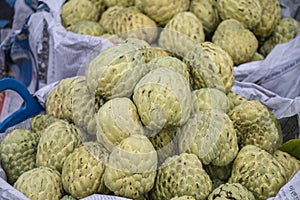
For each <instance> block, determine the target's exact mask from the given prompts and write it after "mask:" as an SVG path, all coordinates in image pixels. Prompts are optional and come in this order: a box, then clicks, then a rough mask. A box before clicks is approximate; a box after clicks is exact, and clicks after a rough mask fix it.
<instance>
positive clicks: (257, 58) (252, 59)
mask: <svg viewBox="0 0 300 200" xmlns="http://www.w3.org/2000/svg"><path fill="white" fill-rule="evenodd" d="M264 59H265V57H264V56H263V55H262V54H260V53H258V52H255V53H254V55H253V56H252V58H251V60H250V61H249V62H253V61H259V60H264Z"/></svg>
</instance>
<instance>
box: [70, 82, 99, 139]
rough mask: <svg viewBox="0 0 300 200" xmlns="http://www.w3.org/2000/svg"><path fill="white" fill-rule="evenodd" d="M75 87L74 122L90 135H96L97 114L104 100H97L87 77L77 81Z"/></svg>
mask: <svg viewBox="0 0 300 200" xmlns="http://www.w3.org/2000/svg"><path fill="white" fill-rule="evenodd" d="M73 89H74V92H73V95H72V115H73V121H74V124H75V125H76V127H78V128H80V129H82V130H83V131H85V132H86V133H88V134H89V135H91V136H96V133H97V123H96V120H95V114H96V112H97V111H98V107H101V106H102V105H103V104H104V102H103V104H102V103H101V102H99V101H98V102H97V100H96V98H95V96H94V94H93V93H91V92H90V91H89V89H88V86H87V82H86V79H85V78H82V79H81V80H80V81H77V82H76V84H74V86H73ZM98 104H100V105H98Z"/></svg>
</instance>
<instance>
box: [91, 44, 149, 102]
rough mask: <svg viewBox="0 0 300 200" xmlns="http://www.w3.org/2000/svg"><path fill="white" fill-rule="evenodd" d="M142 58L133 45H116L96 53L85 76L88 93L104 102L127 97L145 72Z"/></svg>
mask: <svg viewBox="0 0 300 200" xmlns="http://www.w3.org/2000/svg"><path fill="white" fill-rule="evenodd" d="M143 63H145V57H144V55H143V52H142V51H139V50H138V48H137V47H136V46H135V45H132V44H128V43H120V44H116V45H115V46H112V47H110V48H108V49H106V50H104V51H103V52H102V53H100V54H99V55H98V56H97V57H96V58H95V59H94V60H92V61H91V62H90V63H89V65H88V69H87V72H86V80H87V84H88V88H89V90H90V91H91V92H92V93H94V95H95V96H96V97H97V96H99V98H101V99H104V100H105V101H107V100H110V99H112V98H115V97H131V95H132V92H133V89H134V87H135V85H136V83H137V82H138V81H139V80H140V78H142V77H143V76H144V75H145V74H146V73H147V72H148V71H149V69H147V68H146V67H145V66H144V65H142V64H143Z"/></svg>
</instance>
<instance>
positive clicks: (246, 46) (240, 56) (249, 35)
mask: <svg viewBox="0 0 300 200" xmlns="http://www.w3.org/2000/svg"><path fill="white" fill-rule="evenodd" d="M233 38H234V39H233ZM212 42H213V43H215V44H217V45H219V46H220V47H221V48H222V49H224V50H225V51H227V52H228V53H229V55H230V56H231V57H232V59H233V62H234V64H236V65H238V64H241V63H245V62H248V61H249V60H251V58H252V57H253V55H254V54H255V52H256V51H257V48H258V41H257V39H256V37H255V35H254V34H253V32H251V31H250V30H249V29H246V28H245V27H244V25H243V24H242V23H241V22H239V21H237V20H235V19H227V20H224V21H222V22H221V23H220V24H219V26H218V27H217V29H216V31H215V33H214V35H213V37H212Z"/></svg>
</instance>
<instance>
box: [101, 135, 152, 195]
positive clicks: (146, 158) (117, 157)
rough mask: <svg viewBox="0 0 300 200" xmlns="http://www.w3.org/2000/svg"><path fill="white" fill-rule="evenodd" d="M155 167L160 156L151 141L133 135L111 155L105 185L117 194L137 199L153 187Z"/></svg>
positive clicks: (105, 174)
mask: <svg viewBox="0 0 300 200" xmlns="http://www.w3.org/2000/svg"><path fill="white" fill-rule="evenodd" d="M156 167H157V154H156V151H155V149H154V147H153V145H152V144H151V142H150V141H149V139H148V138H147V137H146V136H142V135H132V136H130V137H128V138H126V139H124V140H122V142H121V143H119V145H118V146H117V147H116V148H115V149H114V150H113V151H112V153H111V154H110V156H109V161H108V165H107V167H106V170H105V172H104V182H105V185H106V186H107V187H108V188H109V189H110V190H111V191H113V192H114V194H115V195H117V196H124V197H128V198H135V199H136V198H139V197H142V196H143V195H145V194H146V193H148V192H149V191H150V190H151V188H152V187H153V185H154V180H155V176H156Z"/></svg>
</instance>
